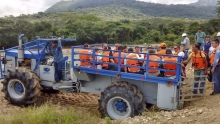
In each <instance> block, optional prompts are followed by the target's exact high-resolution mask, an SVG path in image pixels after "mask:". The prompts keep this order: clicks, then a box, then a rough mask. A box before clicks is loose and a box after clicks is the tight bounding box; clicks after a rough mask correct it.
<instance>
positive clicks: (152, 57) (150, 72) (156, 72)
mask: <svg viewBox="0 0 220 124" xmlns="http://www.w3.org/2000/svg"><path fill="white" fill-rule="evenodd" d="M155 53H156V51H155V50H153V49H151V50H149V51H148V54H149V60H152V61H160V57H158V56H156V55H150V54H155ZM143 66H144V67H145V66H146V62H144V64H143ZM148 67H149V68H159V63H158V62H149V64H148ZM146 72H147V70H146ZM159 74H160V71H159V70H151V69H148V75H149V76H158V75H159Z"/></svg>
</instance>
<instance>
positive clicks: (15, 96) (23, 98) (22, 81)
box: [1, 68, 41, 107]
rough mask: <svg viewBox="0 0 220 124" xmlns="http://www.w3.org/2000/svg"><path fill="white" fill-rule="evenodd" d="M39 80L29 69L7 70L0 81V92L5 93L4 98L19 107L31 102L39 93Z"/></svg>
mask: <svg viewBox="0 0 220 124" xmlns="http://www.w3.org/2000/svg"><path fill="white" fill-rule="evenodd" d="M39 82H40V79H39V78H38V77H37V76H36V74H35V73H34V72H33V71H31V70H29V69H26V68H16V69H15V71H11V70H9V71H8V74H7V75H5V77H4V80H3V81H2V82H1V83H2V84H3V88H2V92H4V94H5V96H4V98H5V99H6V100H8V102H10V103H12V104H14V105H17V106H21V107H25V106H28V105H30V104H33V103H34V102H35V101H36V100H37V97H38V96H39V95H40V91H41V86H40V84H39Z"/></svg>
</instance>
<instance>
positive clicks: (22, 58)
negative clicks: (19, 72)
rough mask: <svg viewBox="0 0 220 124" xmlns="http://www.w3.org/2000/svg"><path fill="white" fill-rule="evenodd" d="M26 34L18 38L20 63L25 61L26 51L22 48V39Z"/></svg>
mask: <svg viewBox="0 0 220 124" xmlns="http://www.w3.org/2000/svg"><path fill="white" fill-rule="evenodd" d="M23 37H24V34H21V35H20V36H19V38H18V62H22V61H24V49H23V47H22V39H23Z"/></svg>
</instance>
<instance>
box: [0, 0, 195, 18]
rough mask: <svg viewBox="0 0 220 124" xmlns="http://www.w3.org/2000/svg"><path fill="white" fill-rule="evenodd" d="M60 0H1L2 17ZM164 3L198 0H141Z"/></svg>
mask: <svg viewBox="0 0 220 124" xmlns="http://www.w3.org/2000/svg"><path fill="white" fill-rule="evenodd" d="M58 1H60V0H1V2H0V17H3V16H5V15H14V16H18V15H20V14H32V13H37V12H39V11H45V10H46V9H47V8H49V7H50V6H52V5H53V4H55V3H56V2H58ZM139 1H146V2H154V3H164V4H187V3H192V2H196V1H198V0H139Z"/></svg>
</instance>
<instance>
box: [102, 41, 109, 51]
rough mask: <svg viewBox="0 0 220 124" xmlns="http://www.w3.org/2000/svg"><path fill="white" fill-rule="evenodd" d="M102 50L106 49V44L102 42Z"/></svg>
mask: <svg viewBox="0 0 220 124" xmlns="http://www.w3.org/2000/svg"><path fill="white" fill-rule="evenodd" d="M102 49H103V50H107V49H108V44H107V43H105V42H104V43H103V45H102Z"/></svg>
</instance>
